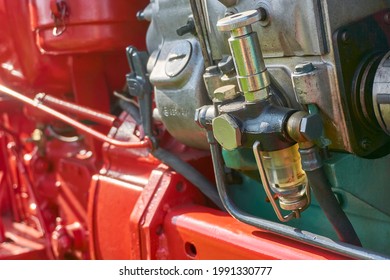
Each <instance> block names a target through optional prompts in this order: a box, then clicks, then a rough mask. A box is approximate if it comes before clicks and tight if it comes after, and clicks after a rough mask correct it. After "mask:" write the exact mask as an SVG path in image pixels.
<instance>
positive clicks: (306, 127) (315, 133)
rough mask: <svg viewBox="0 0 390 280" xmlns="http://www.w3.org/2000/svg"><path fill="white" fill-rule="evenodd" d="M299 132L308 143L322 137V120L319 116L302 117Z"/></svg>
mask: <svg viewBox="0 0 390 280" xmlns="http://www.w3.org/2000/svg"><path fill="white" fill-rule="evenodd" d="M299 131H300V132H301V134H302V135H303V136H304V137H305V138H306V140H308V141H313V140H316V139H318V138H320V137H321V135H322V120H321V117H320V115H318V114H312V115H308V116H306V117H303V118H302V120H301V124H300V126H299Z"/></svg>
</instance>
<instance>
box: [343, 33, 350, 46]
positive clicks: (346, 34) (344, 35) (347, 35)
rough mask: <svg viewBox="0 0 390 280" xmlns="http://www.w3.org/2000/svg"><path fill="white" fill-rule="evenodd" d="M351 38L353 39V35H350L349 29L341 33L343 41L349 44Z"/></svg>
mask: <svg viewBox="0 0 390 280" xmlns="http://www.w3.org/2000/svg"><path fill="white" fill-rule="evenodd" d="M350 40H351V37H350V35H349V33H348V32H347V31H344V32H343V33H342V34H341V41H343V43H344V44H347V43H349V41H350Z"/></svg>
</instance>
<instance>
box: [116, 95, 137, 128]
mask: <svg viewBox="0 0 390 280" xmlns="http://www.w3.org/2000/svg"><path fill="white" fill-rule="evenodd" d="M119 106H120V107H121V109H122V110H123V111H125V112H126V113H127V114H129V115H130V116H131V117H132V118H133V119H134V120H135V122H136V123H137V124H141V123H142V121H141V114H140V112H139V109H138V107H137V106H135V105H134V104H132V103H130V102H127V101H125V100H122V99H120V100H119Z"/></svg>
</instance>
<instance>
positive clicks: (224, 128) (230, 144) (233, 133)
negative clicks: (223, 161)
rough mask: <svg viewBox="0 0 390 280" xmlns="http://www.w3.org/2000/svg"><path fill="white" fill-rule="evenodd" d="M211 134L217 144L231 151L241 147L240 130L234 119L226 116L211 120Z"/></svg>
mask: <svg viewBox="0 0 390 280" xmlns="http://www.w3.org/2000/svg"><path fill="white" fill-rule="evenodd" d="M212 125H213V133H214V137H215V139H216V140H217V142H218V143H219V144H220V145H221V146H222V147H223V148H224V149H226V150H228V151H231V150H234V149H236V148H238V147H239V146H241V130H240V127H239V126H238V124H237V122H236V120H235V119H233V118H232V117H231V116H229V115H228V114H223V115H221V116H218V117H216V118H215V119H213V124H212Z"/></svg>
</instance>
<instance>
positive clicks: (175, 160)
mask: <svg viewBox="0 0 390 280" xmlns="http://www.w3.org/2000/svg"><path fill="white" fill-rule="evenodd" d="M152 155H153V156H154V157H155V158H157V159H159V160H160V161H162V162H163V163H165V164H166V165H168V166H170V167H171V168H172V169H173V170H175V171H176V172H177V173H179V174H181V175H183V177H184V178H186V179H187V180H188V181H190V182H191V183H192V184H193V185H194V186H195V187H197V188H198V189H199V190H200V191H201V192H202V193H203V194H204V195H205V196H207V197H208V198H209V199H210V200H211V201H212V202H214V203H215V205H217V206H218V207H219V209H224V207H223V205H222V202H221V199H220V198H219V196H218V192H217V190H216V188H215V186H214V185H213V184H211V183H210V181H209V180H208V179H207V178H206V177H204V176H203V175H202V174H201V173H200V172H199V171H198V170H196V169H195V168H194V167H192V166H191V165H190V164H188V163H187V162H185V161H183V160H182V159H180V158H179V157H177V156H175V155H174V154H172V153H170V152H169V151H167V150H165V149H162V148H158V149H156V150H154V151H153V152H152Z"/></svg>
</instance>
